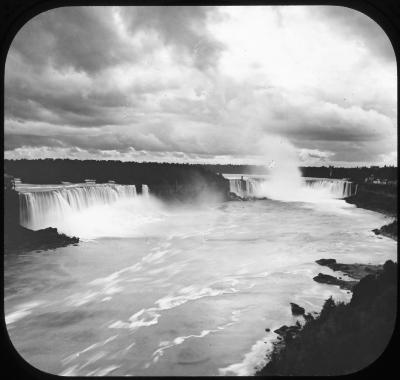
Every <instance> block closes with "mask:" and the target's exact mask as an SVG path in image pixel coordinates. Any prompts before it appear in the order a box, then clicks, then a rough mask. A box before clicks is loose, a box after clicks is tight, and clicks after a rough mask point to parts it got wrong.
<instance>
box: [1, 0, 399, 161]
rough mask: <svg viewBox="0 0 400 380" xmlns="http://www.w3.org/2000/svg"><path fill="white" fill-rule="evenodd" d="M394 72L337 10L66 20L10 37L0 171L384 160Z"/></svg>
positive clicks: (174, 12)
mask: <svg viewBox="0 0 400 380" xmlns="http://www.w3.org/2000/svg"><path fill="white" fill-rule="evenodd" d="M396 108H397V94H396V61H395V55H394V52H393V48H392V46H391V43H390V41H389V39H388V37H387V36H386V34H385V33H384V32H383V30H382V29H381V28H380V26H379V25H378V24H376V23H375V22H374V21H373V20H371V19H370V18H368V17H367V16H366V15H364V14H362V13H360V12H358V11H354V10H351V9H349V8H343V7H333V6H323V7H322V6H321V7H311V6H309V7H295V6H292V7H289V6H288V7H164V8H163V7H67V8H58V9H54V10H51V11H48V12H45V13H42V14H40V15H38V16H36V17H35V18H33V19H32V20H30V21H29V22H28V23H27V24H25V25H24V27H23V28H22V29H21V30H20V31H19V33H18V34H17V36H16V37H15V39H14V41H13V43H12V45H11V47H10V50H9V53H8V56H7V62H6V72H5V142H4V146H5V157H6V158H46V157H60V158H64V157H67V158H78V159H86V158H95V159H118V160H132V161H169V162H201V163H215V162H219V163H265V162H269V161H271V160H279V159H281V160H282V159H284V157H285V154H289V151H290V152H295V154H296V156H297V157H298V158H299V162H300V163H301V164H302V165H327V164H334V165H342V166H353V165H363V164H367V165H369V164H393V163H395V162H396V160H397V148H396V147H397V129H396V128H397V111H396Z"/></svg>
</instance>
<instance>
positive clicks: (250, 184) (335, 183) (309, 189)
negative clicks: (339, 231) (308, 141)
mask: <svg viewBox="0 0 400 380" xmlns="http://www.w3.org/2000/svg"><path fill="white" fill-rule="evenodd" d="M224 176H225V177H226V178H227V179H229V187H230V192H232V193H234V194H236V195H238V196H240V197H242V198H248V197H255V198H260V197H271V196H270V192H269V190H272V189H273V190H275V192H276V190H278V193H279V189H276V183H274V182H273V181H271V180H269V178H268V176H240V175H239V176H238V175H236V176H235V175H228V174H226V175H224ZM300 185H301V186H300V187H299V188H295V189H291V190H292V193H295V197H294V198H293V200H305V201H308V200H312V197H313V196H315V199H321V198H325V199H328V198H330V199H345V198H348V197H351V196H353V195H355V194H356V192H357V184H354V183H352V182H350V181H347V180H342V179H330V178H308V177H305V178H302V182H301V184H300ZM281 190H282V191H285V192H287V189H281ZM271 198H274V197H273V196H272V197H271ZM277 199H279V197H278V198H277ZM286 200H287V199H286Z"/></svg>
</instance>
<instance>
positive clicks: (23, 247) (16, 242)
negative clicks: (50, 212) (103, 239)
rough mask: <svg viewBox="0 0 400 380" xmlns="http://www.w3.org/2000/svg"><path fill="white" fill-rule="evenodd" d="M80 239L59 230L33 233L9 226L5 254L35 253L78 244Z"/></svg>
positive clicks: (22, 228) (5, 236)
mask: <svg viewBox="0 0 400 380" xmlns="http://www.w3.org/2000/svg"><path fill="white" fill-rule="evenodd" d="M78 243H79V238H77V237H75V236H73V237H70V236H67V235H65V234H60V233H59V232H58V231H57V228H52V227H49V228H45V229H43V230H38V231H32V230H29V229H27V228H24V227H21V226H19V225H18V226H15V225H14V226H8V227H7V228H6V230H5V233H4V249H5V252H18V251H35V250H46V249H54V248H58V247H65V246H67V245H69V244H74V245H76V244H78Z"/></svg>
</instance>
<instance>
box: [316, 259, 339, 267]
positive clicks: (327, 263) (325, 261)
mask: <svg viewBox="0 0 400 380" xmlns="http://www.w3.org/2000/svg"><path fill="white" fill-rule="evenodd" d="M316 263H317V264H319V265H322V266H327V267H331V266H333V265H335V264H336V260H335V259H320V260H317V261H316Z"/></svg>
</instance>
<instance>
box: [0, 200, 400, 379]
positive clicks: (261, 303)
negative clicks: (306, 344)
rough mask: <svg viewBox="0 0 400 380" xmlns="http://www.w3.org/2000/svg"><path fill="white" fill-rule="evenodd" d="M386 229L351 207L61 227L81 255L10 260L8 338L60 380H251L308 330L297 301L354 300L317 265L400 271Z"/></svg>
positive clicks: (213, 211)
mask: <svg viewBox="0 0 400 380" xmlns="http://www.w3.org/2000/svg"><path fill="white" fill-rule="evenodd" d="M386 222H387V220H386V218H385V217H384V216H383V215H381V214H378V213H376V212H372V211H367V210H363V209H358V208H356V207H354V206H353V205H350V204H347V203H346V202H345V201H344V200H338V199H325V200H320V201H318V202H301V201H288V200H284V201H282V200H272V199H264V200H253V201H247V202H245V201H229V202H210V203H208V204H207V203H206V204H202V205H192V206H190V205H180V206H179V205H174V206H172V205H167V204H165V203H163V202H161V201H159V200H157V199H155V198H154V197H153V196H152V195H151V194H150V195H146V196H136V197H135V198H123V199H120V200H117V201H116V202H114V203H109V204H103V205H97V206H92V207H88V208H86V209H84V210H81V211H80V212H76V213H75V214H74V213H71V214H69V215H66V216H65V218H64V219H62V218H61V219H59V220H58V221H57V223H58V224H57V225H56V227H58V228H59V229H60V230H61V231H63V232H66V233H69V234H74V235H78V236H80V237H81V242H80V243H79V244H78V245H77V246H67V247H63V248H57V249H54V250H47V251H35V252H27V253H24V254H6V255H5V259H4V260H5V261H4V264H5V267H4V268H5V289H4V290H5V293H4V296H5V300H4V302H5V314H6V323H7V329H8V332H9V335H10V338H11V341H12V343H13V345H14V346H15V348H16V349H17V351H18V352H19V353H20V355H21V356H22V357H23V358H24V359H25V360H26V361H27V362H28V363H30V364H31V365H33V366H34V367H36V368H38V369H40V370H42V371H45V372H49V373H52V374H60V375H71V376H73V375H82V376H91V375H93V376H104V375H110V376H111V375H112V376H120V375H122V376H124V375H126V376H128V375H133V376H142V375H143V376H159V375H169V376H181V375H186V376H200V375H204V376H208V375H211V376H212V375H251V374H253V373H254V371H255V369H256V368H258V367H259V366H261V365H263V364H264V363H265V360H266V353H267V352H268V350H270V348H271V344H272V343H271V342H272V341H273V340H274V339H276V337H277V336H276V334H275V333H274V332H273V330H274V329H276V328H278V327H280V326H282V325H283V324H292V323H294V322H295V321H296V318H295V317H293V316H292V315H291V309H290V302H295V303H297V304H299V305H301V306H303V307H304V308H305V309H306V311H307V312H319V311H320V309H321V307H322V304H323V302H324V300H325V299H327V298H328V297H329V296H331V295H332V296H333V297H334V298H335V299H336V300H343V301H346V300H349V299H350V297H351V294H349V293H348V292H347V291H344V290H341V289H339V288H338V287H336V286H329V285H324V284H319V283H317V282H315V281H313V279H312V278H313V277H314V276H316V275H317V274H318V273H319V272H321V273H327V274H333V272H332V271H331V270H330V269H329V268H326V267H321V266H319V265H317V264H316V263H315V260H317V259H321V258H335V259H336V260H337V261H338V262H342V263H354V262H359V263H373V264H374V263H376V264H382V263H383V262H384V261H385V260H387V259H392V260H396V242H395V241H393V240H391V239H389V238H386V237H381V236H376V235H375V234H374V233H373V232H371V230H372V229H373V228H377V227H380V226H381V225H383V224H385V223H386ZM266 329H270V331H268V332H267V331H266Z"/></svg>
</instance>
